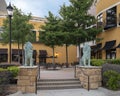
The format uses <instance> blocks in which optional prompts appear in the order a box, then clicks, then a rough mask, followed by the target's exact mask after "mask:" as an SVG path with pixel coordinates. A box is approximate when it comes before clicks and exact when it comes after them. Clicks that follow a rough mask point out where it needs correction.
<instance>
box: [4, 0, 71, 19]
mask: <svg viewBox="0 0 120 96" xmlns="http://www.w3.org/2000/svg"><path fill="white" fill-rule="evenodd" d="M6 2H7V3H8V2H11V3H13V4H14V5H15V6H16V7H17V8H19V9H21V10H22V11H23V12H25V13H30V12H31V13H32V14H33V15H36V16H40V17H44V16H46V15H48V11H51V12H52V13H53V14H55V15H58V11H59V9H60V6H62V5H63V3H66V4H67V5H68V4H69V0H6Z"/></svg>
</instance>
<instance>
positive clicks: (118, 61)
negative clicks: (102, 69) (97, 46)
mask: <svg viewBox="0 0 120 96" xmlns="http://www.w3.org/2000/svg"><path fill="white" fill-rule="evenodd" d="M106 63H109V64H117V65H120V59H108V60H106Z"/></svg>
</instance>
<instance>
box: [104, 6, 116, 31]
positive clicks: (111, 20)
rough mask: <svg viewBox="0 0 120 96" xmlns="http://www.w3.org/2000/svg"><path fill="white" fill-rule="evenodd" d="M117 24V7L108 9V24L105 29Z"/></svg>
mask: <svg viewBox="0 0 120 96" xmlns="http://www.w3.org/2000/svg"><path fill="white" fill-rule="evenodd" d="M115 26H117V17H116V7H113V8H111V9H108V10H107V11H106V25H105V27H104V30H107V29H109V28H112V27H115Z"/></svg>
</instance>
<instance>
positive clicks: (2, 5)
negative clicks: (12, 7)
mask: <svg viewBox="0 0 120 96" xmlns="http://www.w3.org/2000/svg"><path fill="white" fill-rule="evenodd" d="M6 7H7V4H6V2H5V0H0V16H5V15H7V10H6Z"/></svg>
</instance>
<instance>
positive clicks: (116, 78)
mask: <svg viewBox="0 0 120 96" xmlns="http://www.w3.org/2000/svg"><path fill="white" fill-rule="evenodd" d="M103 76H105V77H107V79H108V81H107V84H106V86H107V87H108V88H109V89H112V90H117V89H118V88H120V74H119V73H118V72H116V71H113V70H108V71H106V72H104V73H103Z"/></svg>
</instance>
